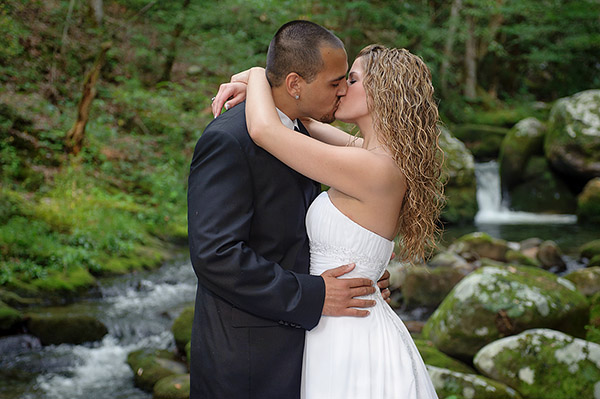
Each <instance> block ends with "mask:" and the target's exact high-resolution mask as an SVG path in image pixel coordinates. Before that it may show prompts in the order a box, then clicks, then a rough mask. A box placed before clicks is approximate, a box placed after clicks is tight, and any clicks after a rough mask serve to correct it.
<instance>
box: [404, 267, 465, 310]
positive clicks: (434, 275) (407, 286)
mask: <svg viewBox="0 0 600 399" xmlns="http://www.w3.org/2000/svg"><path fill="white" fill-rule="evenodd" d="M469 271H470V270H469ZM467 273H468V271H465V270H463V269H460V268H458V267H456V268H455V267H448V266H440V267H436V268H430V267H426V266H415V267H405V268H403V269H402V273H401V277H400V287H401V288H400V289H401V291H402V297H403V298H404V302H403V304H404V306H405V307H406V308H407V309H414V308H418V307H427V308H430V309H434V308H436V307H437V306H438V305H439V304H440V303H442V301H443V300H444V298H445V297H446V295H448V293H449V292H450V291H451V290H452V288H453V287H454V286H455V285H456V284H457V283H458V282H459V281H460V280H462V278H463V277H464V276H465V275H466V274H467Z"/></svg>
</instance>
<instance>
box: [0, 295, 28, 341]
mask: <svg viewBox="0 0 600 399" xmlns="http://www.w3.org/2000/svg"><path fill="white" fill-rule="evenodd" d="M22 322H23V315H22V314H21V312H19V311H18V310H16V309H13V308H11V307H10V306H8V305H7V304H5V303H4V302H2V301H0V334H1V333H7V332H11V331H14V330H16V329H17V327H18V326H19V325H21V323H22Z"/></svg>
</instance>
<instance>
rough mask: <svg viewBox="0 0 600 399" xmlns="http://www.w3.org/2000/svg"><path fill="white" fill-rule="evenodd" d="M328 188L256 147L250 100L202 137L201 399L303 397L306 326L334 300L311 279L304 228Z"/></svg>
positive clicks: (195, 173) (192, 195) (192, 186)
mask: <svg viewBox="0 0 600 399" xmlns="http://www.w3.org/2000/svg"><path fill="white" fill-rule="evenodd" d="M301 129H303V127H301ZM298 134H301V133H298ZM318 187H319V186H318V185H317V184H316V183H315V182H313V181H312V180H310V179H307V178H306V177H304V176H302V175H300V174H298V173H297V172H295V171H293V170H292V169H290V168H288V167H287V166H286V165H284V164H283V163H281V162H280V161H278V160H277V159H276V158H274V157H273V156H271V155H270V154H269V153H267V152H266V151H264V150H263V149H261V148H260V147H258V146H257V145H255V144H254V142H253V141H252V140H251V139H250V137H249V135H248V131H247V128H246V118H245V103H243V104H240V105H238V106H236V107H234V108H233V109H232V110H230V111H228V112H226V113H224V114H223V115H221V116H219V117H218V118H217V119H215V120H214V121H212V122H211V123H210V124H209V125H208V126H207V128H206V130H205V131H204V133H203V134H202V137H201V138H200V139H199V140H198V143H197V145H196V149H195V152H194V157H193V159H192V164H191V169H190V176H189V184H188V234H189V243H190V256H191V261H192V265H193V267H194V270H195V272H196V275H197V276H198V290H197V294H196V305H195V314H194V324H193V329H192V346H191V371H190V373H191V399H200V398H217V399H218V398H227V399H236V398H257V399H258V398H260V399H268V398H286V399H287V398H296V397H299V395H300V378H301V373H302V353H303V348H304V333H305V329H308V330H310V329H312V328H313V327H315V326H316V325H317V323H318V321H319V318H320V315H321V311H322V307H323V302H324V297H325V285H324V282H323V280H322V278H321V277H319V276H310V275H308V266H309V249H308V238H307V236H306V227H305V224H304V218H305V216H306V211H307V209H308V206H309V204H310V203H311V202H312V200H313V199H314V198H315V197H316V195H317V194H318V191H319V189H318Z"/></svg>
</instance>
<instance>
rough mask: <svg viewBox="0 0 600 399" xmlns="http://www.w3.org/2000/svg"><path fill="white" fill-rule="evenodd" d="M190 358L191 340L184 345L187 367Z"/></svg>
mask: <svg viewBox="0 0 600 399" xmlns="http://www.w3.org/2000/svg"><path fill="white" fill-rule="evenodd" d="M191 359H192V342H191V341H190V342H188V343H187V344H186V345H185V362H186V363H187V366H188V369H189V368H190V362H191Z"/></svg>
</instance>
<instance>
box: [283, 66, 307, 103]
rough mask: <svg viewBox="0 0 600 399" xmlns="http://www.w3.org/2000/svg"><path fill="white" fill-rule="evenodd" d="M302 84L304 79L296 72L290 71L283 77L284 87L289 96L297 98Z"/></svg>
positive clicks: (300, 92)
mask: <svg viewBox="0 0 600 399" xmlns="http://www.w3.org/2000/svg"><path fill="white" fill-rule="evenodd" d="M303 85H304V79H303V78H302V76H300V75H298V74H297V73H296V72H290V73H289V74H288V75H287V76H286V77H285V88H286V90H287V92H288V94H289V95H290V96H292V97H293V98H298V97H300V95H301V94H302V86H303Z"/></svg>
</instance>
